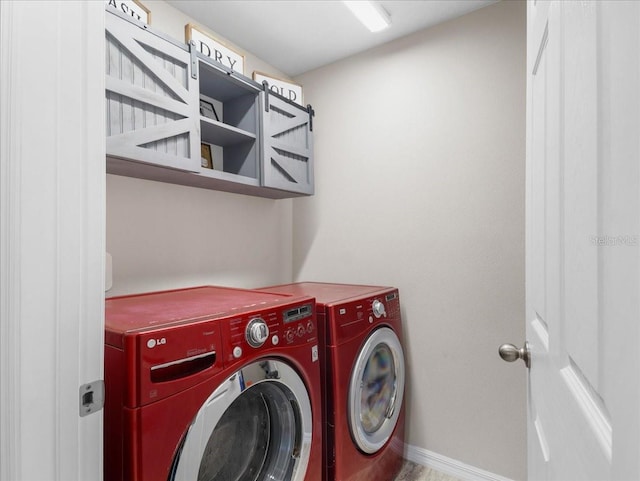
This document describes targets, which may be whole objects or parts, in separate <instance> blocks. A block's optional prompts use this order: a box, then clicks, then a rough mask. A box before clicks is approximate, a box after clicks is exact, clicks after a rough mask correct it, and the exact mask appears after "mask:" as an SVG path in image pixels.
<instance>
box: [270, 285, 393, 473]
mask: <svg viewBox="0 0 640 481" xmlns="http://www.w3.org/2000/svg"><path fill="white" fill-rule="evenodd" d="M262 290H264V291H265V292H278V293H284V294H290V295H297V296H300V295H307V296H313V297H315V298H316V306H317V313H318V326H319V329H320V331H321V339H323V340H324V343H323V346H322V347H323V348H324V349H322V350H321V359H322V360H323V364H324V365H323V379H324V385H325V387H326V388H327V389H326V390H325V393H324V395H323V401H324V402H323V411H324V418H325V429H326V430H325V446H324V450H323V458H324V459H325V469H326V474H325V479H326V480H327V481H390V480H392V479H394V477H395V476H396V474H397V473H398V472H399V471H400V469H401V467H402V463H403V450H404V418H405V409H404V399H403V397H404V380H405V364H404V353H403V349H402V344H401V341H400V339H401V338H402V319H401V315H400V298H399V293H398V290H397V289H395V288H391V287H377V286H361V285H347V284H325V283H315V282H302V283H296V284H287V285H283V286H274V287H268V288H265V289H262Z"/></svg>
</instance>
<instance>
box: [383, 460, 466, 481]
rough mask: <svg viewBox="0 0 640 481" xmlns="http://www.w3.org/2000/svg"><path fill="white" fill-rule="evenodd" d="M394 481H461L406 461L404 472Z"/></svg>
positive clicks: (403, 467)
mask: <svg viewBox="0 0 640 481" xmlns="http://www.w3.org/2000/svg"><path fill="white" fill-rule="evenodd" d="M393 481H460V480H459V479H458V478H452V477H451V476H447V475H446V474H442V473H439V472H438V471H434V470H433V469H430V468H426V467H424V466H420V465H419V464H415V463H412V462H411V461H405V462H404V465H403V466H402V470H401V471H400V473H398V476H397V477H396V479H395V480H393Z"/></svg>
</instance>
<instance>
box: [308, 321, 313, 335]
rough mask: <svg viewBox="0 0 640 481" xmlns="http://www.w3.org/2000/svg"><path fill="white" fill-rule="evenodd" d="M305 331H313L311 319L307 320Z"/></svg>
mask: <svg viewBox="0 0 640 481" xmlns="http://www.w3.org/2000/svg"><path fill="white" fill-rule="evenodd" d="M307 332H308V333H309V334H311V333H312V332H313V321H309V322H307Z"/></svg>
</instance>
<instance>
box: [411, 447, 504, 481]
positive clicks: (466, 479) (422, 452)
mask: <svg viewBox="0 0 640 481" xmlns="http://www.w3.org/2000/svg"><path fill="white" fill-rule="evenodd" d="M404 457H405V459H407V460H409V461H411V462H414V463H416V464H420V465H422V466H426V467H427V468H430V469H433V470H435V471H438V472H440V473H442V474H446V475H448V476H453V477H454V478H458V479H460V480H462V481H478V480H480V481H512V480H511V479H509V478H505V477H504V476H500V475H498V474H494V473H491V472H489V471H485V470H484V469H480V468H476V467H475V466H470V465H468V464H465V463H463V462H461V461H458V460H455V459H451V458H448V457H447V456H443V455H442V454H438V453H434V452H432V451H429V450H427V449H424V448H419V447H417V446H412V445H409V444H405V448H404Z"/></svg>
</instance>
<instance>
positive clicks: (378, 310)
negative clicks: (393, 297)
mask: <svg viewBox="0 0 640 481" xmlns="http://www.w3.org/2000/svg"><path fill="white" fill-rule="evenodd" d="M371 308H372V309H373V315H374V316H376V318H378V319H379V318H381V317H382V316H384V317H387V311H386V310H385V308H384V304H383V303H382V302H380V301H379V300H378V299H376V300H375V301H373V304H372V305H371Z"/></svg>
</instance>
